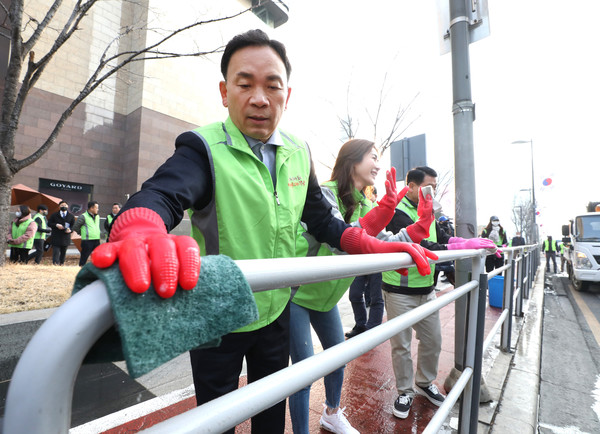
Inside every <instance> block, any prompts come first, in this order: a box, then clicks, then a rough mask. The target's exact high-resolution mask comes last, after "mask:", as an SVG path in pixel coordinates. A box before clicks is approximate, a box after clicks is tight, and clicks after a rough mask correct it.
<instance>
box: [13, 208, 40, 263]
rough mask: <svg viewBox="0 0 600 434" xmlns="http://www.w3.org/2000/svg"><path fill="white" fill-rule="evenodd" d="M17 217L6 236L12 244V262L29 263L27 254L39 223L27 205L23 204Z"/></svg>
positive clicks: (16, 214)
mask: <svg viewBox="0 0 600 434" xmlns="http://www.w3.org/2000/svg"><path fill="white" fill-rule="evenodd" d="M15 217H16V218H15V220H14V221H13V222H12V224H11V226H10V232H9V233H8V235H7V237H6V240H7V241H8V245H9V246H10V260H11V262H23V263H27V256H28V255H29V250H31V247H32V246H33V240H34V236H35V233H36V231H37V224H36V223H35V222H34V221H33V219H32V218H31V211H30V210H29V207H28V206H27V205H21V206H20V207H19V210H18V211H17V212H16V213H15Z"/></svg>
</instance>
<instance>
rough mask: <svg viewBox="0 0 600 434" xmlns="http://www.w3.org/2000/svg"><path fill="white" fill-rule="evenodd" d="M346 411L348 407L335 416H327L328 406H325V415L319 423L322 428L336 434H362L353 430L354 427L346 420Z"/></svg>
mask: <svg viewBox="0 0 600 434" xmlns="http://www.w3.org/2000/svg"><path fill="white" fill-rule="evenodd" d="M344 410H346V407H344V408H340V409H338V411H337V412H336V413H334V414H327V406H326V405H325V404H323V415H322V416H321V420H320V421H319V423H320V424H321V427H322V428H323V429H326V430H327V431H329V432H333V433H336V434H360V433H359V432H358V431H357V430H355V429H354V428H352V425H350V422H348V419H346V415H345V414H344Z"/></svg>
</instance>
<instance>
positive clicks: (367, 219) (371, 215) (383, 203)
mask: <svg viewBox="0 0 600 434" xmlns="http://www.w3.org/2000/svg"><path fill="white" fill-rule="evenodd" d="M385 176H386V180H385V196H383V198H382V199H381V200H380V201H379V202H377V204H378V206H376V207H374V208H373V209H372V210H371V211H369V212H368V213H367V214H366V215H365V216H364V217H361V218H359V219H358V221H359V223H360V226H361V227H362V228H363V229H364V230H366V231H367V234H369V235H371V236H376V235H377V234H378V233H379V232H381V231H382V230H384V229H385V227H386V226H387V224H388V223H389V222H390V220H392V217H394V211H395V210H396V206H397V205H398V204H399V203H400V201H401V200H402V198H403V197H404V195H405V194H406V192H407V191H408V187H404V188H403V189H402V190H401V191H400V193H397V192H396V169H395V168H394V167H392V168H391V169H390V170H388V171H387V172H385Z"/></svg>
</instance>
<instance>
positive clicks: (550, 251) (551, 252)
mask: <svg viewBox="0 0 600 434" xmlns="http://www.w3.org/2000/svg"><path fill="white" fill-rule="evenodd" d="M556 250H557V248H556V240H553V239H552V235H548V238H547V239H546V240H545V241H544V252H546V273H549V272H550V261H552V264H553V265H554V274H556Z"/></svg>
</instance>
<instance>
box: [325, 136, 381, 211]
mask: <svg viewBox="0 0 600 434" xmlns="http://www.w3.org/2000/svg"><path fill="white" fill-rule="evenodd" d="M374 146H375V143H373V142H371V141H369V140H363V139H352V140H348V141H347V142H346V143H344V144H343V145H342V147H341V148H340V152H339V153H338V156H337V159H336V160H335V166H333V171H332V172H331V181H337V188H338V195H339V198H340V200H341V201H342V204H343V205H344V208H346V212H345V213H344V221H345V222H346V223H350V219H351V218H352V215H353V214H354V211H355V210H356V207H357V206H358V202H357V201H356V200H355V199H354V194H353V192H354V166H355V165H356V164H358V163H360V162H361V161H362V160H363V158H364V156H365V154H367V153H369V152H371V149H373V147H374Z"/></svg>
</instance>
